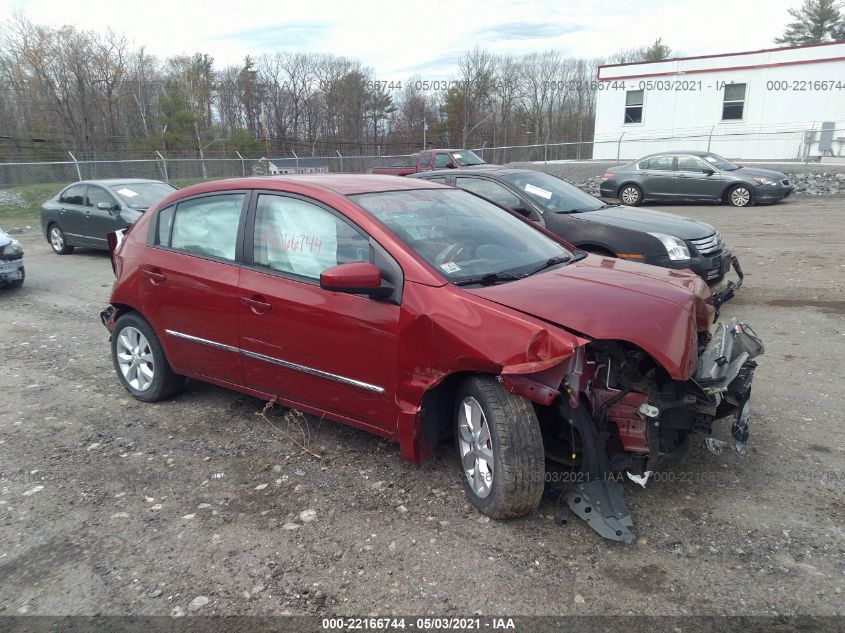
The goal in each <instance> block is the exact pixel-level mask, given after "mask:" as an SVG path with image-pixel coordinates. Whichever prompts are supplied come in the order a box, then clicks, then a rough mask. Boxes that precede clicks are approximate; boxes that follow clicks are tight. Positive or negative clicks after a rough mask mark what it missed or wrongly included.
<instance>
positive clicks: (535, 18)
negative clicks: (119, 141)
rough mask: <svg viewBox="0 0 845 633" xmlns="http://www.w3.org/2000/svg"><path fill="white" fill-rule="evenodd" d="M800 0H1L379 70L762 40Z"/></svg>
mask: <svg viewBox="0 0 845 633" xmlns="http://www.w3.org/2000/svg"><path fill="white" fill-rule="evenodd" d="M797 5H800V0H766V2H759V0H758V1H756V2H754V1H750V0H667V1H664V0H640V1H629V2H624V1H620V0H535V1H527V0H510V1H505V0H450V1H440V0H416V1H414V0H412V1H410V2H409V1H408V0H391V1H389V2H372V1H368V0H350V1H348V2H341V1H335V0H296V1H288V2H284V1H279V0H276V1H270V2H268V1H266V0H265V1H250V0H239V1H237V2H236V1H232V0H228V1H226V0H195V1H194V2H186V1H183V0H167V1H163V0H142V1H141V2H127V1H125V0H124V1H122V2H121V1H117V2H114V1H112V2H103V1H101V2H92V1H87V0H73V1H68V0H0V19H5V18H8V17H10V16H11V15H12V14H13V12H15V11H22V12H23V13H24V15H26V16H27V17H28V18H29V19H30V20H32V21H33V22H36V23H39V24H50V25H53V26H61V25H64V24H72V25H74V26H76V27H79V28H84V29H92V30H98V31H104V30H106V29H108V28H112V29H114V30H115V31H119V32H123V33H125V34H126V35H127V36H128V37H129V38H130V39H131V40H132V41H133V42H134V43H135V44H137V45H139V46H140V45H143V46H145V47H146V48H147V50H148V51H149V52H151V53H153V54H155V55H158V56H160V57H167V56H170V55H174V54H178V53H193V52H198V51H201V52H205V53H210V54H211V55H212V56H213V57H214V58H215V63H216V65H217V66H218V67H222V66H224V65H228V64H239V63H240V62H241V61H242V60H243V58H244V56H245V55H247V54H251V55H258V54H260V53H263V52H267V51H273V50H289V51H293V50H296V51H320V52H325V53H335V54H338V55H346V56H349V57H354V58H357V59H359V60H361V61H362V62H363V63H364V64H366V65H368V66H370V67H372V68H374V69H375V71H376V73H375V75H376V78H377V79H381V80H396V79H407V78H408V77H409V76H410V75H412V74H420V75H421V76H422V78H423V79H430V80H439V79H448V78H450V77H452V76H454V70H455V62H456V59H457V58H458V56H459V55H460V54H461V53H462V52H463V51H466V50H468V49H471V48H473V47H474V46H476V45H478V46H480V47H482V48H485V49H488V50H491V51H494V52H497V53H504V52H508V51H512V52H514V53H523V52H529V51H542V50H546V49H550V48H553V49H556V50H559V51H561V52H563V53H565V54H567V55H572V56H579V57H590V58H592V57H602V56H608V55H610V54H612V53H614V52H615V51H617V50H619V49H622V48H634V47H638V46H643V45H646V44H649V43H651V42H652V41H653V40H654V39H655V38H656V37H658V36H661V37H663V40H664V42H666V43H667V44H668V45H669V46H671V48H672V50H673V51H675V52H677V53H680V54H683V55H700V54H707V53H724V52H734V51H742V50H752V49H758V48H767V47H771V46H773V44H772V40H773V39H774V38H775V37H776V36H778V35H780V34H781V33H782V31H783V27H784V25H785V24H786V22H787V20H788V17H789V16H788V15H787V9H788V8H790V7H793V6H797Z"/></svg>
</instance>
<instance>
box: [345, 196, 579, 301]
mask: <svg viewBox="0 0 845 633" xmlns="http://www.w3.org/2000/svg"><path fill="white" fill-rule="evenodd" d="M350 198H351V199H353V200H354V201H355V202H356V203H357V204H358V205H360V206H361V207H362V208H363V209H364V210H366V211H367V212H368V213H369V214H370V215H372V216H373V217H374V218H376V219H377V220H379V221H380V222H381V223H382V224H384V225H385V226H386V227H387V228H388V229H389V230H390V231H391V232H392V233H393V234H394V235H396V237H397V238H398V239H400V240H402V241H403V242H404V243H405V244H407V245H408V247H409V248H410V249H411V250H413V251H414V252H415V253H417V254H418V255H419V256H420V257H421V258H422V259H423V260H424V261H426V262H427V263H428V264H429V265H430V266H432V267H433V268H435V269H436V270H437V271H438V272H439V273H441V274H442V275H443V276H444V277H446V278H447V279H448V280H449V281H451V282H453V283H455V284H459V285H463V284H482V285H484V284H486V283H497V282H506V281H509V280H512V279H514V278H520V277H522V276H525V275H527V274H530V273H534V272H540V271H541V270H544V269H545V268H547V267H548V266H552V265H555V264H558V263H565V262H567V261H570V260H571V258H572V253H570V252H569V251H568V250H567V249H566V248H565V247H564V246H563V245H562V244H560V243H559V242H557V241H556V240H553V239H551V238H550V237H548V236H547V235H545V234H544V233H543V232H541V231H540V230H538V229H536V228H534V227H533V226H531V225H529V224H527V223H525V222H523V221H522V220H520V219H518V218H516V217H515V216H514V215H513V214H511V213H510V212H508V211H505V210H504V209H502V208H500V207H497V206H496V205H494V204H491V203H490V202H488V201H486V200H483V199H482V198H478V197H477V196H474V195H472V194H471V193H468V192H466V191H461V190H459V189H420V190H414V191H389V192H384V193H368V194H360V195H356V196H350ZM558 258H559V259H558Z"/></svg>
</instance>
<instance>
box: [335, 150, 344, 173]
mask: <svg viewBox="0 0 845 633" xmlns="http://www.w3.org/2000/svg"><path fill="white" fill-rule="evenodd" d="M335 152H337V155H338V156H340V173H341V174H342V173H343V154H341V153H340V150H339V149H336V150H335Z"/></svg>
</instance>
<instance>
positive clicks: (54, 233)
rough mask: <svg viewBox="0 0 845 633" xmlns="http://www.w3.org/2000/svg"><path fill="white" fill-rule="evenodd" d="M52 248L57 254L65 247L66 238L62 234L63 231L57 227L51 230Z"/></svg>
mask: <svg viewBox="0 0 845 633" xmlns="http://www.w3.org/2000/svg"><path fill="white" fill-rule="evenodd" d="M50 246H52V247H53V250H54V251H56V252H57V253H58V252H59V251H61V250H63V249H64V247H65V236H64V234H63V233H62V230H61V229H60V228H59V227H57V226H54V227H53V228H51V229H50Z"/></svg>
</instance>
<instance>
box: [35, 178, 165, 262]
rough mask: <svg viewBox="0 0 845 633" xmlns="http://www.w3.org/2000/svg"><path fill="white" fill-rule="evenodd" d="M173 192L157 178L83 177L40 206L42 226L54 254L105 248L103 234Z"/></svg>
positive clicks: (132, 218) (133, 217)
mask: <svg viewBox="0 0 845 633" xmlns="http://www.w3.org/2000/svg"><path fill="white" fill-rule="evenodd" d="M174 191H176V188H175V187H171V186H170V185H168V184H166V183H163V182H161V181H159V180H142V179H138V178H136V179H132V180H129V179H127V180H84V181H82V182H75V183H73V184H72V185H68V186H67V187H65V188H64V189H62V190H61V191H60V192H59V193H57V194H56V195H55V196H53V197H52V198H50V199H49V200H48V201H47V202H45V203H44V204H42V205H41V229H42V231H44V236H45V237H46V238H47V241H48V242H49V243H50V246H51V247H52V248H53V251H54V252H55V253H56V254H57V255H67V254H68V253H72V252H73V249H74V247H76V246H85V247H88V248H99V249H108V242H107V240H106V236H107V235H108V234H109V233H112V232H114V231H117V230H119V229H125V228H126V227H128V226H129V225H130V224H132V223H133V222H134V221H135V220H137V219H138V218H139V217H141V214H142V213H143V212H144V211H146V210H147V209H148V208H150V207H151V206H153V205H154V204H156V203H157V202H158V201H159V200H161V199H162V198H164V197H166V196H168V195H170V194H171V193H173V192H174Z"/></svg>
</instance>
